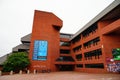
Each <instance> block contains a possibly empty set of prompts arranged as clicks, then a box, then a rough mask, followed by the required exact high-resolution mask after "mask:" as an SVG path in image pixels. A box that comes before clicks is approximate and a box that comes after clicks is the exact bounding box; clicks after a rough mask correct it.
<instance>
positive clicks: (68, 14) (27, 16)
mask: <svg viewBox="0 0 120 80" xmlns="http://www.w3.org/2000/svg"><path fill="white" fill-rule="evenodd" d="M113 1H114V0H0V57H1V56H3V55H5V54H8V53H10V52H11V51H12V48H13V47H15V46H17V45H19V44H21V41H20V39H21V37H23V36H25V35H27V34H29V33H31V32H32V25H33V18H34V10H41V11H47V12H52V13H54V14H55V15H56V16H58V17H59V18H60V19H62V20H63V27H62V29H61V31H60V32H64V33H72V34H75V33H76V32H77V31H78V30H79V29H81V28H82V27H83V26H84V25H85V24H87V23H88V22H89V21H90V20H92V19H93V18H94V17H95V16H96V15H98V14H99V13H100V12H101V11H102V10H103V9H105V8H106V7H107V6H108V5H109V4H111V3H112V2H113Z"/></svg>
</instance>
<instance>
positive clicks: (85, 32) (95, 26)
mask: <svg viewBox="0 0 120 80" xmlns="http://www.w3.org/2000/svg"><path fill="white" fill-rule="evenodd" d="M97 29H98V26H97V24H93V25H92V26H90V27H89V28H87V29H86V30H85V31H83V32H82V36H83V37H87V36H89V35H90V34H91V33H92V34H93V33H95V32H96V30H97Z"/></svg>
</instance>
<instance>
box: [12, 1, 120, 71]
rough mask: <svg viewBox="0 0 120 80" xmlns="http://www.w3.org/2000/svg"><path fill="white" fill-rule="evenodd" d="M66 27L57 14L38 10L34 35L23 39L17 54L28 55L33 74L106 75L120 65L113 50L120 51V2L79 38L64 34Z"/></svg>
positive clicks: (113, 5)
mask: <svg viewBox="0 0 120 80" xmlns="http://www.w3.org/2000/svg"><path fill="white" fill-rule="evenodd" d="M62 25H63V23H62V20H61V19H60V18H58V17H57V16H56V15H54V14H53V13H51V12H44V11H37V10H35V14H34V20H33V29H32V33H31V34H29V35H26V36H24V37H22V38H21V42H22V44H20V45H18V46H16V47H15V48H13V52H15V51H28V52H29V58H30V62H31V65H30V67H29V69H30V70H32V71H33V70H37V71H42V70H50V71H80V72H94V73H105V72H108V69H110V68H109V67H110V65H112V64H116V63H120V60H115V61H114V59H113V57H114V56H113V50H114V49H117V48H118V49H119V48H120V1H119V0H115V1H114V2H113V3H112V4H110V5H109V6H108V7H107V8H106V9H104V10H103V11H102V12H101V13H100V14H98V15H97V16H96V17H95V18H93V19H92V20H91V21H90V22H89V23H88V24H86V25H85V26H84V27H83V28H82V29H80V30H79V31H78V32H77V33H75V34H66V33H60V29H61V28H62ZM119 57H120V55H119ZM118 67H120V65H119V66H118Z"/></svg>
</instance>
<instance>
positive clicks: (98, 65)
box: [76, 63, 104, 68]
mask: <svg viewBox="0 0 120 80" xmlns="http://www.w3.org/2000/svg"><path fill="white" fill-rule="evenodd" d="M84 66H85V68H104V64H103V63H97V64H85V65H84ZM76 67H77V68H83V64H77V65H76Z"/></svg>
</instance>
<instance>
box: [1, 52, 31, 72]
mask: <svg viewBox="0 0 120 80" xmlns="http://www.w3.org/2000/svg"><path fill="white" fill-rule="evenodd" d="M29 64H30V61H29V59H28V55H27V53H26V52H17V53H12V54H11V55H10V56H8V58H7V60H6V61H5V62H4V63H3V71H5V72H8V71H11V70H13V71H15V72H18V71H19V70H23V69H25V68H26V67H27V66H28V65H29Z"/></svg>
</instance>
